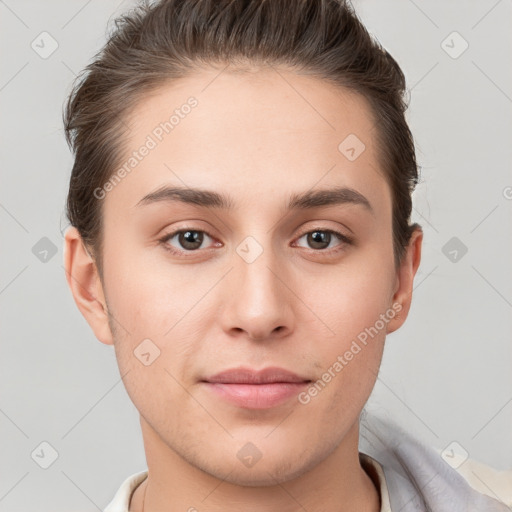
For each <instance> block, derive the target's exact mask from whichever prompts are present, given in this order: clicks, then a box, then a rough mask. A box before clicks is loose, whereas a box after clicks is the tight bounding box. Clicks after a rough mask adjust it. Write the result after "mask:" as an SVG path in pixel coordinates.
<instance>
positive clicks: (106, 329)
mask: <svg viewBox="0 0 512 512" xmlns="http://www.w3.org/2000/svg"><path fill="white" fill-rule="evenodd" d="M64 268H65V270H66V279H67V282H68V285H69V288H70V290H71V293H72V294H73V298H74V299H75V303H76V305H77V306H78V309H79V310H80V312H81V313H82V315H83V316H84V318H85V319H86V320H87V323H88V324H89V325H90V326H91V329H92V330H93V332H94V334H95V336H96V338H98V340H99V341H101V342H102V343H105V344H106V345H113V339H112V332H111V330H110V326H109V323H108V310H107V305H106V301H105V295H104V293H103V285H102V284H101V280H100V276H99V273H98V268H97V266H96V262H95V261H94V259H93V258H92V257H91V255H90V254H89V252H88V251H87V249H86V247H85V245H84V243H83V240H82V237H81V236H80V234H79V232H78V230H77V229H76V228H75V227H73V226H71V227H70V228H68V230H67V231H66V234H65V235H64Z"/></svg>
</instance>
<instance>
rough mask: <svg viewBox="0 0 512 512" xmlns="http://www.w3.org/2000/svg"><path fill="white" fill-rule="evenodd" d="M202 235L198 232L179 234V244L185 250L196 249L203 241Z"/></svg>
mask: <svg viewBox="0 0 512 512" xmlns="http://www.w3.org/2000/svg"><path fill="white" fill-rule="evenodd" d="M202 235H203V234H202V233H199V232H198V231H185V232H183V233H181V236H180V238H181V239H180V243H181V245H182V246H183V247H185V248H186V249H197V248H198V247H200V246H201V243H202V241H203V236H202Z"/></svg>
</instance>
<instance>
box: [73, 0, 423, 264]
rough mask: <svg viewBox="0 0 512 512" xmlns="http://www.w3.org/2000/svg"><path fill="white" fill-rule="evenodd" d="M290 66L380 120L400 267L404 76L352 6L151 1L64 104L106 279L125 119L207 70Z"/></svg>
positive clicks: (116, 33) (119, 25) (131, 17)
mask: <svg viewBox="0 0 512 512" xmlns="http://www.w3.org/2000/svg"><path fill="white" fill-rule="evenodd" d="M225 63H229V64H233V65H234V66H235V67H236V66H240V67H243V65H244V64H256V65H263V66H264V65H284V66H286V67H291V68H292V69H295V70H297V71H298V72H299V71H300V72H306V73H308V74H310V75H313V76H316V77H318V78H320V79H324V80H327V81H329V82H331V83H335V84H337V85H339V86H342V87H345V88H348V89H349V90H351V91H355V92H357V93H359V94H361V95H363V96H364V97H365V98H366V99H367V100H368V102H369V105H370V107H371V110H372V113H373V115H374V119H375V122H376V128H377V129H376V140H377V147H378V152H379V160H380V164H381V168H382V170H383V172H384V175H385V176H386V178H387V180H388V183H389V186H390V189H391V194H392V200H393V220H392V222H393V247H394V256H395V263H396V264H397V265H398V264H399V262H400V261H401V259H402V257H403V254H404V251H405V248H406V246H407V244H408V242H409V240H410V237H411V234H412V232H413V230H414V229H415V228H416V227H419V226H418V225H417V224H413V225H410V224H409V222H410V214H411V210H412V198H411V194H412V191H413V190H414V187H415V186H416V184H417V182H418V168H417V164H416V156H415V148H414V141H413V137H412V134H411V132H410V130H409V127H408V124H407V122H406V120H405V111H406V109H407V106H408V105H407V104H406V102H405V100H404V94H405V90H406V89H405V78H404V75H403V73H402V71H401V69H400V67H399V65H398V64H397V62H396V61H395V60H394V59H393V58H392V57H391V55H390V54H389V53H388V52H387V51H386V50H385V49H384V48H383V47H382V46H381V45H380V43H379V42H378V41H376V40H375V39H373V38H372V36H371V35H370V34H369V33H368V31H367V30H366V28H365V27H364V25H363V24H362V22H361V21H360V20H359V18H358V17H357V15H356V13H355V12H354V10H353V8H352V6H351V4H350V3H348V2H347V1H345V0H294V1H290V0H159V1H156V2H150V1H149V0H146V1H144V2H143V3H141V4H140V5H138V6H137V7H136V8H135V9H133V10H132V11H130V12H128V13H127V14H125V15H123V16H121V17H120V18H118V19H116V20H115V28H114V30H113V31H112V33H111V34H110V35H109V38H108V41H107V43H106V44H105V46H104V47H103V49H102V50H101V51H100V52H99V53H98V54H97V55H96V57H95V58H94V60H93V61H92V62H91V63H90V64H89V65H88V66H87V67H86V68H85V69H84V70H83V71H82V73H81V74H80V75H79V77H78V78H77V80H76V81H75V84H74V86H73V90H72V92H71V94H70V96H69V98H68V101H67V104H66V105H65V112H64V115H63V117H64V126H65V133H66V139H67V142H68V144H69V145H70V147H71V149H72V151H73V152H74V154H75V161H74V165H73V170H72V173H71V179H70V185H69V194H68V198H67V215H68V218H69V221H70V223H71V224H72V225H73V226H75V227H76V228H77V229H78V231H79V233H80V235H81V237H82V239H83V241H84V243H85V244H86V245H87V246H88V247H89V248H90V249H92V251H93V253H94V255H95V259H96V261H97V264H98V267H99V270H100V273H101V245H102V244H101V234H102V228H101V226H102V215H101V199H98V198H97V197H96V196H95V195H94V193H93V191H94V190H95V189H96V188H97V187H101V185H102V184H104V183H105V182H106V181H107V180H108V179H109V178H110V176H111V175H112V174H113V173H114V171H115V169H116V166H117V165H118V164H119V162H120V161H121V157H122V150H123V142H124V139H123V134H124V132H125V126H124V119H126V116H127V114H128V113H129V111H130V109H132V108H134V107H135V105H136V104H137V103H138V101H139V100H142V99H143V98H144V95H145V94H147V92H148V91H150V90H152V89H155V88H157V87H159V86H162V85H163V84H164V83H165V82H169V81H172V80H173V79H178V78H182V77H185V76H187V75H189V74H191V73H193V72H194V70H197V69H200V68H201V67H202V66H203V67H204V66H215V65H218V64H225Z"/></svg>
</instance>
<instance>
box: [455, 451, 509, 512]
mask: <svg viewBox="0 0 512 512" xmlns="http://www.w3.org/2000/svg"><path fill="white" fill-rule="evenodd" d="M456 471H457V472H458V473H459V474H460V475H461V476H462V477H463V478H464V479H465V480H466V482H467V483H468V484H469V485H470V486H471V487H472V488H473V489H475V491H478V492H480V493H482V494H486V495H487V496H490V497H491V498H494V499H496V500H498V501H501V502H502V503H504V504H505V505H507V506H508V507H512V470H499V469H495V468H493V467H491V466H488V465H487V464H483V463H482V462H478V461H476V460H474V459H467V460H466V461H465V462H463V463H462V464H461V465H460V466H459V467H457V468H456Z"/></svg>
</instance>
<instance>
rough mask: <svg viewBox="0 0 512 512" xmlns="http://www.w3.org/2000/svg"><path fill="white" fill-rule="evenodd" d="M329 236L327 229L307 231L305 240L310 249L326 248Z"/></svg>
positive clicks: (329, 241)
mask: <svg viewBox="0 0 512 512" xmlns="http://www.w3.org/2000/svg"><path fill="white" fill-rule="evenodd" d="M331 236H332V235H331V233H330V232H328V231H312V232H311V233H307V241H308V244H309V246H310V247H311V248H312V249H327V247H329V244H330V243H331Z"/></svg>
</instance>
